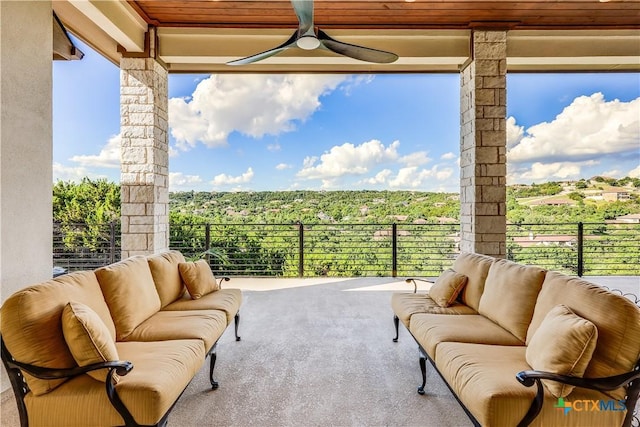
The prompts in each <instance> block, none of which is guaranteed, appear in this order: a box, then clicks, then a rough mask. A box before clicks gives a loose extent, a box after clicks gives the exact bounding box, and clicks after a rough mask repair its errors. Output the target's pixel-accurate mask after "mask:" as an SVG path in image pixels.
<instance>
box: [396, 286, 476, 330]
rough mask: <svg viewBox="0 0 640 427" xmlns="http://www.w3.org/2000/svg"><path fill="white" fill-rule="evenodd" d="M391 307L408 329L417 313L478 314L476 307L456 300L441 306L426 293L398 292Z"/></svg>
mask: <svg viewBox="0 0 640 427" xmlns="http://www.w3.org/2000/svg"><path fill="white" fill-rule="evenodd" d="M391 308H392V309H393V312H394V313H395V315H396V316H398V318H399V319H400V321H401V322H402V323H403V324H404V326H406V328H407V329H409V324H410V319H411V316H412V315H414V314H416V313H430V314H477V313H476V311H475V310H474V309H472V308H471V307H468V306H466V305H464V304H461V303H459V302H454V303H453V304H451V305H450V306H449V307H440V306H439V305H438V304H436V302H435V301H434V300H432V299H431V297H430V296H429V295H427V294H425V293H415V294H414V293H407V292H396V293H394V294H392V295H391Z"/></svg>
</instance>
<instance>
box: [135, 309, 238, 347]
mask: <svg viewBox="0 0 640 427" xmlns="http://www.w3.org/2000/svg"><path fill="white" fill-rule="evenodd" d="M226 327H227V316H226V315H225V313H224V311H221V310H192V311H159V312H158V313H156V314H154V315H153V316H151V317H150V318H148V319H147V320H145V321H144V322H142V323H141V324H140V325H138V327H137V328H135V329H134V330H133V332H131V333H130V334H129V335H128V336H127V338H126V341H145V342H148V341H168V340H177V339H200V340H202V341H203V342H204V345H205V348H206V349H207V350H209V349H210V348H211V347H212V346H213V344H215V342H216V341H218V338H220V336H221V335H222V334H223V333H224V330H225V329H226Z"/></svg>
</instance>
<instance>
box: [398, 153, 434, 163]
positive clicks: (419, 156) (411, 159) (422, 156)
mask: <svg viewBox="0 0 640 427" xmlns="http://www.w3.org/2000/svg"><path fill="white" fill-rule="evenodd" d="M427 154H428V153H427V152H426V151H416V152H414V153H411V154H409V155H406V156H402V157H401V158H400V163H404V164H405V165H406V166H421V165H424V164H426V163H429V162H430V161H431V159H430V158H429V157H428V156H427Z"/></svg>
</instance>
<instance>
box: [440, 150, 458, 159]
mask: <svg viewBox="0 0 640 427" xmlns="http://www.w3.org/2000/svg"><path fill="white" fill-rule="evenodd" d="M456 157H457V155H456V154H455V153H452V152H451V151H449V152H448V153H444V154H443V155H442V156H440V159H441V160H453V159H455V158H456Z"/></svg>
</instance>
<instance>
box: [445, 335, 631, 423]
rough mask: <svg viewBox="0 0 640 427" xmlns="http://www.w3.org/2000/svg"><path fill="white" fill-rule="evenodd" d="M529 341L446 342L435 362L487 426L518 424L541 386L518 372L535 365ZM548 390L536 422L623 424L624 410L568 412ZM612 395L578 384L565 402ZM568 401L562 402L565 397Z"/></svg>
mask: <svg viewBox="0 0 640 427" xmlns="http://www.w3.org/2000/svg"><path fill="white" fill-rule="evenodd" d="M525 352H526V348H525V347H524V346H496V345H484V344H467V343H450V342H449V343H442V344H440V345H439V346H438V351H437V354H436V365H437V367H438V370H439V371H440V373H441V374H442V376H443V377H444V378H445V380H446V381H447V383H448V384H449V385H450V386H451V388H452V389H453V391H454V392H455V393H456V395H457V396H458V397H459V398H460V400H461V401H462V402H463V403H464V405H465V406H466V407H467V409H468V410H469V411H470V412H471V414H473V416H474V417H475V418H476V420H477V421H478V422H479V423H480V424H481V425H482V426H484V427H502V426H515V425H517V424H518V423H519V422H520V421H521V420H522V418H523V417H524V415H525V414H526V413H527V410H528V409H529V406H530V405H531V402H532V401H533V398H534V397H535V393H536V391H537V387H535V386H533V387H525V386H523V385H522V384H520V383H519V382H518V380H517V379H516V374H517V373H518V372H520V371H525V370H529V369H531V367H530V366H529V365H528V364H527V362H526V360H525ZM544 390H545V398H544V404H543V406H542V411H541V413H540V414H539V415H538V417H537V418H536V419H535V420H534V422H533V423H532V424H531V425H532V426H585V427H587V426H590V427H601V426H613V425H621V424H622V419H623V418H624V411H587V410H577V409H582V408H584V405H583V406H581V407H580V406H579V405H576V410H571V411H568V412H567V413H565V410H564V407H558V406H560V405H559V401H558V399H556V398H555V397H554V396H552V395H551V394H550V393H549V391H548V390H547V389H546V388H544ZM583 400H588V401H594V400H601V401H605V402H609V401H611V398H610V397H608V396H606V395H605V394H603V393H600V392H597V391H594V390H587V389H582V388H576V389H575V390H574V391H573V392H572V393H571V394H570V395H569V396H568V397H567V398H565V400H564V402H567V403H569V404H572V402H576V403H582V402H579V401H583ZM564 402H563V403H564Z"/></svg>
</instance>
